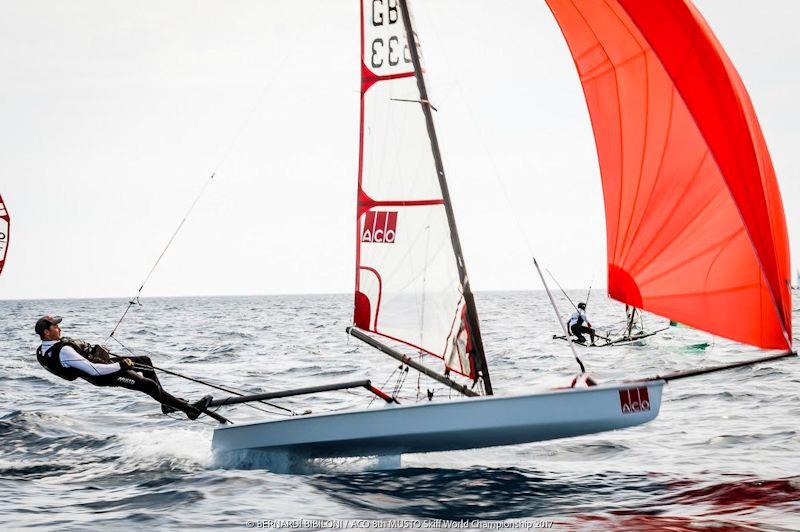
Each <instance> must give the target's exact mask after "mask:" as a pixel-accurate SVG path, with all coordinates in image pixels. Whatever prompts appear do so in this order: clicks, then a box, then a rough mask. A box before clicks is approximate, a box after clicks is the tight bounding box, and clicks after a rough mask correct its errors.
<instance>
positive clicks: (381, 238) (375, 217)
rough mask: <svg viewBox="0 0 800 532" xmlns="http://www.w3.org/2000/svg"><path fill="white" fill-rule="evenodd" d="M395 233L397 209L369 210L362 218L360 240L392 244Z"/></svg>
mask: <svg viewBox="0 0 800 532" xmlns="http://www.w3.org/2000/svg"><path fill="white" fill-rule="evenodd" d="M396 234H397V211H393V212H386V211H369V212H367V214H366V217H365V218H364V229H363V230H362V231H361V241H362V242H372V243H375V244H394V238H395V235H396Z"/></svg>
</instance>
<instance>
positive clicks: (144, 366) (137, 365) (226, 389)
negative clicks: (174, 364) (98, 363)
mask: <svg viewBox="0 0 800 532" xmlns="http://www.w3.org/2000/svg"><path fill="white" fill-rule="evenodd" d="M113 340H114V341H115V342H117V343H118V344H119V345H121V346H122V348H123V349H125V350H126V351H127V352H128V353H130V354H131V355H132V356H137V355H136V353H134V352H133V350H131V348H129V347H128V346H126V345H125V344H123V343H122V342H120V341H119V340H118V339H117V338H116V337H114V338H113ZM134 368H136V369H150V370H154V371H160V372H162V373H166V374H168V375H173V376H175V377H179V378H181V379H186V380H189V381H192V382H196V383H198V384H202V385H204V386H208V387H209V388H214V389H217V390H220V391H223V392H226V393H230V394H233V395H238V396H243V395H245V394H244V393H241V392H240V391H236V390H235V389H233V388H231V387H225V386H221V385H216V384H213V383H210V382H207V381H203V380H200V379H196V378H194V377H189V376H188V375H183V374H181V373H178V372H176V371H171V370H168V369H164V368H160V367H157V366H148V365H147V364H142V363H138V362H137V363H135V364H134ZM258 402H259V403H263V404H265V405H268V406H271V407H273V408H277V409H279V410H284V411H286V412H290V414H283V413H280V412H272V411H270V410H265V409H263V408H258V407H257V406H255V405H253V404H250V403H243V404H245V405H247V406H248V407H250V408H254V409H255V410H259V411H261V412H266V413H269V414H275V415H291V416H296V415H297V412H295V411H294V410H291V409H289V408H285V407H283V406H280V405H276V404H274V403H270V402H268V401H258Z"/></svg>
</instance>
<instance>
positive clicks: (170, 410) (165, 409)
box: [161, 398, 186, 415]
mask: <svg viewBox="0 0 800 532" xmlns="http://www.w3.org/2000/svg"><path fill="white" fill-rule="evenodd" d="M178 400H179V401H183V402H184V403H185V402H186V399H180V398H178ZM177 411H178V409H177V408H175V407H174V406H169V405H165V404H164V403H161V413H162V414H165V415H166V414H173V413H175V412H177Z"/></svg>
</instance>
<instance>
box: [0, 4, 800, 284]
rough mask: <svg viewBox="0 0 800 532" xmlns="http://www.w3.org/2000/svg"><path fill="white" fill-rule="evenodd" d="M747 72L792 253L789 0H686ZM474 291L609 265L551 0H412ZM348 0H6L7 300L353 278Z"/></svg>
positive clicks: (799, 197) (355, 55) (574, 279)
mask: <svg viewBox="0 0 800 532" xmlns="http://www.w3.org/2000/svg"><path fill="white" fill-rule="evenodd" d="M695 5H696V6H697V7H698V8H699V9H700V11H701V13H703V15H704V16H705V18H706V20H707V21H708V23H709V24H710V26H711V28H712V29H713V30H714V32H715V33H716V35H717V37H718V38H719V39H720V41H721V42H722V44H723V46H724V47H725V49H726V51H727V52H728V55H729V56H730V57H731V59H732V61H733V63H734V65H735V66H736V68H737V69H738V71H739V73H740V75H741V77H742V78H743V80H744V83H745V85H746V87H747V89H748V91H749V93H750V96H751V99H752V101H753V104H754V106H755V109H756V112H757V114H758V117H759V120H760V123H761V126H762V129H763V132H764V136H765V138H766V140H767V144H768V146H769V149H770V153H771V156H772V160H773V164H774V166H775V170H776V174H777V176H778V181H779V184H780V188H781V193H782V195H783V201H784V205H785V209H786V216H787V223H788V226H789V236H790V241H791V248H792V256H793V257H795V258H794V261H793V267H792V271H795V270H796V269H797V268H798V267H799V266H800V180H798V178H797V177H798V175H800V150H798V146H800V130H798V127H797V124H798V122H800V98H798V94H800V32H798V31H797V29H796V21H797V20H798V15H800V3H798V2H796V1H795V0H786V1H780V0H769V1H763V0H696V1H695ZM412 9H413V11H414V15H415V20H416V23H417V30H418V33H419V35H420V41H421V44H422V47H423V51H424V55H425V64H426V69H427V72H428V84H429V92H430V93H431V98H432V99H433V101H434V105H435V106H436V107H437V109H438V112H437V114H436V121H437V127H438V133H439V139H440V144H441V149H442V154H443V159H444V165H445V169H446V172H447V175H448V183H449V186H450V191H451V195H452V199H453V205H454V209H455V214H456V219H457V222H458V226H459V232H460V235H461V240H462V245H463V249H464V254H465V259H466V262H467V267H468V270H469V274H470V279H471V283H472V287H473V289H474V290H477V291H481V290H528V289H539V288H541V286H540V284H539V281H538V277H537V276H536V273H535V271H534V270H533V269H532V264H531V260H530V258H531V255H532V254H535V255H536V256H537V258H538V259H539V260H540V262H541V263H542V264H543V265H544V266H546V267H547V268H548V269H549V270H551V271H552V272H553V273H554V274H555V276H556V277H557V278H558V279H559V281H560V282H561V284H562V285H563V286H565V287H586V286H588V285H589V284H590V283H591V284H593V285H594V286H595V287H599V286H603V285H604V284H605V276H606V273H605V267H606V262H605V260H606V257H605V220H604V214H603V205H602V190H601V186H600V177H599V169H598V164H597V157H596V152H595V148H594V140H593V136H592V132H591V128H590V124H589V116H588V111H587V109H586V104H585V101H584V99H583V94H582V91H581V87H580V83H579V81H578V78H577V74H576V72H575V68H574V65H573V62H572V59H571V57H570V55H569V52H568V49H567V46H566V43H565V41H564V39H563V37H562V36H561V33H560V31H559V29H558V26H557V24H556V22H555V20H554V18H553V17H552V15H551V14H550V12H549V10H548V9H547V6H546V4H545V3H544V1H543V0H534V1H530V0H493V1H491V2H489V1H488V0H484V1H477V0H460V1H456V0H429V1H420V0H418V1H416V2H414V3H413V4H412ZM359 46H360V37H359V14H358V2H357V1H355V0H305V1H303V2H298V1H295V0H270V1H268V2H264V1H259V0H226V1H221V0H219V1H209V0H200V1H197V0H192V1H187V0H171V1H170V2H162V1H154V0H142V1H136V2H133V1H117V2H107V1H104V0H72V1H70V2H63V1H59V0H24V1H23V0H3V1H2V2H0V73H1V74H0V145H2V147H3V149H0V195H2V197H3V198H4V200H5V203H6V206H7V208H8V210H9V213H10V215H11V217H12V222H11V223H12V227H11V242H10V248H9V252H8V257H7V263H6V267H5V269H4V271H3V273H2V275H1V276H0V299H25V298H67V297H68V298H83V297H127V296H131V295H133V294H134V293H135V292H136V291H137V289H138V288H139V286H140V284H141V283H142V281H143V280H144V279H145V277H146V275H147V273H148V271H149V270H150V268H151V267H152V265H153V263H154V262H155V260H156V258H157V257H158V256H159V254H160V253H161V251H162V249H163V248H164V246H165V244H166V243H167V241H168V240H169V238H170V236H171V235H172V233H173V232H174V231H175V228H176V227H177V226H178V224H179V223H180V221H181V219H182V218H183V216H184V214H185V213H186V211H187V209H188V208H189V206H190V205H191V204H192V202H193V200H194V198H195V197H196V195H197V194H198V192H199V191H200V189H201V188H202V187H203V186H204V184H206V183H207V182H208V181H209V176H210V175H211V174H212V172H213V173H215V177H214V179H213V180H212V181H211V183H210V184H209V185H208V187H207V188H206V190H205V192H204V193H203V195H202V197H201V198H200V200H199V202H198V203H197V205H196V207H195V208H194V210H193V211H192V213H191V215H190V216H189V218H188V219H187V220H186V223H185V224H184V225H183V227H182V229H181V231H180V232H179V233H178V235H177V237H176V238H175V240H174V242H173V243H172V245H171V247H170V248H169V250H168V251H167V252H166V254H165V255H164V257H163V259H162V260H161V262H160V264H159V265H158V267H157V268H156V269H155V271H154V272H153V274H152V276H151V277H150V279H149V281H148V283H147V285H146V286H145V289H144V291H143V295H144V296H178V295H236V294H285V293H348V292H350V291H352V289H353V278H354V252H355V243H354V233H355V231H354V213H355V189H356V170H357V162H358V161H357V158H358V113H359V79H360V78H359V76H360V73H359Z"/></svg>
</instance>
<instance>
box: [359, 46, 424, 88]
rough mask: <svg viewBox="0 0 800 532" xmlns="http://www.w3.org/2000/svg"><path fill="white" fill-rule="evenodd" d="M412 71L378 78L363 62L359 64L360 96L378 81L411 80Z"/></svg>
mask: <svg viewBox="0 0 800 532" xmlns="http://www.w3.org/2000/svg"><path fill="white" fill-rule="evenodd" d="M362 46H363V43H362ZM413 77H414V71H413V70H412V71H411V72H400V73H399V74H388V75H386V76H379V75H377V74H376V73H375V72H373V71H372V70H370V69H369V68H367V65H365V64H364V62H363V61H362V62H361V94H364V93H365V92H367V90H369V88H370V87H372V86H373V85H374V84H376V83H377V82H379V81H389V80H392V79H402V78H413Z"/></svg>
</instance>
